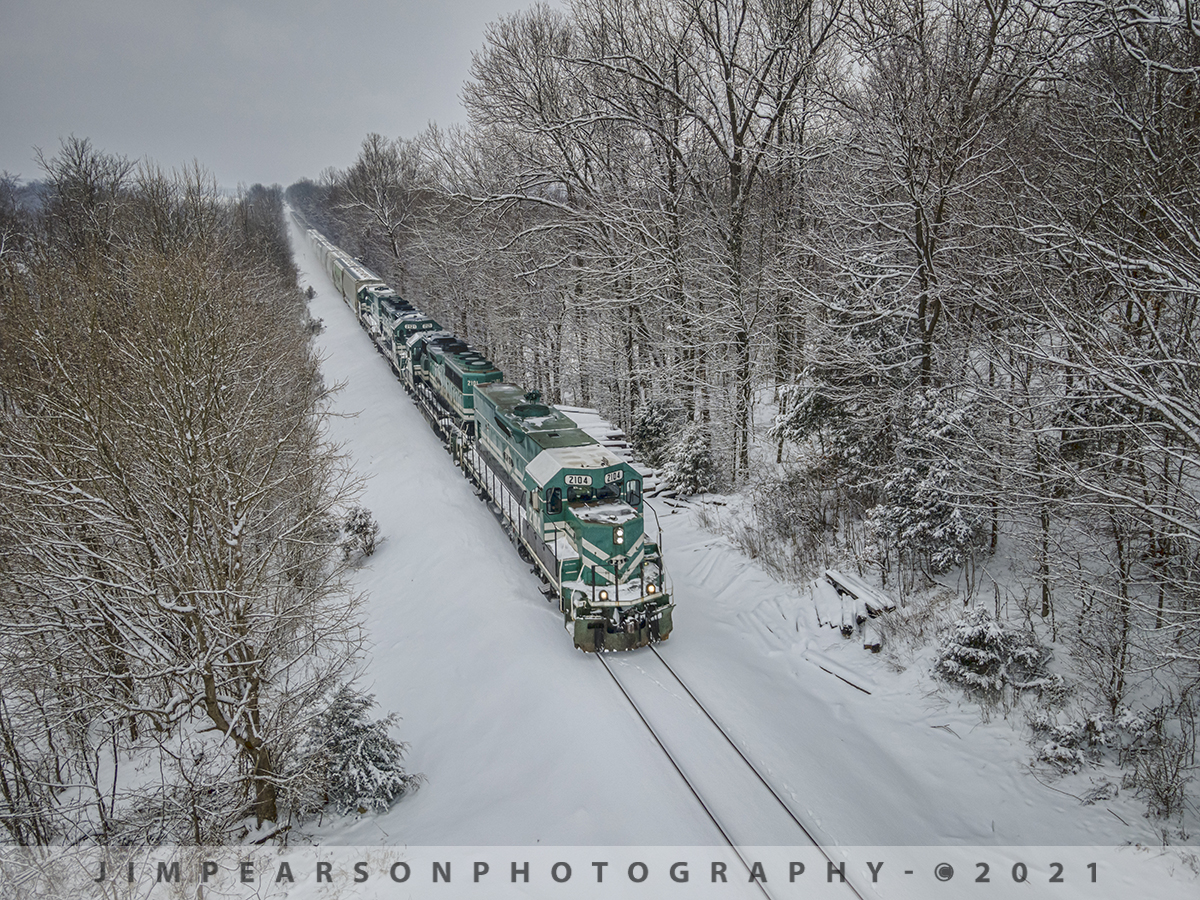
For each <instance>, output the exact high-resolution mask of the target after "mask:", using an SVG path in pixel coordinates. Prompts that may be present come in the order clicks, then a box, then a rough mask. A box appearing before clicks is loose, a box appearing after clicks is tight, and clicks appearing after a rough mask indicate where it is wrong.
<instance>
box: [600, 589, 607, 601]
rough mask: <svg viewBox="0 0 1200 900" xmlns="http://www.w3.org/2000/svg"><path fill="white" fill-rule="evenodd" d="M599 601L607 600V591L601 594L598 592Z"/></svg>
mask: <svg viewBox="0 0 1200 900" xmlns="http://www.w3.org/2000/svg"><path fill="white" fill-rule="evenodd" d="M600 599H601V600H607V599H608V591H601V592H600Z"/></svg>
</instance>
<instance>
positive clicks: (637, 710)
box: [596, 653, 774, 900]
mask: <svg viewBox="0 0 1200 900" xmlns="http://www.w3.org/2000/svg"><path fill="white" fill-rule="evenodd" d="M596 658H597V659H598V660H600V664H601V665H602V666H604V671H606V672H607V673H608V677H609V678H611V679H612V680H613V683H614V684H616V686H617V687H618V688H619V689H620V691H621V693H622V694H623V695H624V696H625V699H626V700H628V701H629V705H630V706H632V707H633V711H634V712H635V713H637V717H638V718H639V719H641V720H642V724H643V725H645V726H646V730H647V731H649V732H650V736H651V737H653V738H654V742H655V743H656V744H658V747H659V749H660V750H662V752H663V754H664V755H665V756H666V757H667V761H668V762H670V763H671V766H672V768H674V769H675V771H676V772H678V773H679V777H680V778H682V779H683V783H684V784H686V785H687V786H688V790H689V791H691V792H692V796H693V797H695V798H696V802H697V803H699V804H700V808H701V809H703V810H704V812H705V814H707V815H708V818H709V819H711V820H712V823H713V825H714V826H716V829H717V831H719V832H720V833H721V837H723V838H724V839H725V843H727V844H728V845H729V848H730V849H731V850H732V851H733V852H734V853H735V854H736V855H737V858H738V859H739V860H741V862H742V865H743V866H745V867H746V871H747V872H748V873H750V874H751V876H753V874H754V870H753V869H752V868H751V866H750V863H748V862H747V861H746V857H744V856H742V851H741V850H739V849H738V847H737V844H735V843H734V842H733V840H732V839H731V838H730V837H729V834H728V833H727V832H726V831H725V828H724V827H723V826H722V825H721V823H720V822H719V821H718V820H717V817H716V815H714V814H713V811H712V810H711V809H709V807H708V804H707V803H705V802H704V798H703V797H701V796H700V792H699V791H698V790H696V786H695V785H694V784H692V780H691V779H690V778H688V776H687V773H686V772H684V771H683V768H682V767H681V766H680V765H679V763H678V762H676V760H675V757H674V756H673V755H672V754H671V751H670V750H668V749H667V745H666V744H664V743H663V740H662V738H661V737H659V735H658V732H657V731H655V730H654V726H653V725H651V724H650V720H649V719H647V718H646V715H645V713H643V712H642V709H641V707H640V706H638V705H637V702H636V701H635V700H634V699H633V697H631V696H630V695H629V691H627V690H625V685H623V684H621V679H619V678H618V677H617V676H616V673H614V672H613V670H612V667H611V666H609V664H608V662H607V661H606V660H605V659H604V654H603V653H597V654H596ZM753 881H754V883H755V884H756V885H758V889H759V890H760V891H762V894H763V896H764V897H766V898H767V900H774V898H773V897H772V896H771V895H770V893H769V892H768V891H767V888H766V886H765V885H764V884H763V883H762V882H761V881H759V880H758V879H757V878H754V879H753Z"/></svg>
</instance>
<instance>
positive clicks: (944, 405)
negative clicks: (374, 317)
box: [295, 0, 1200, 777]
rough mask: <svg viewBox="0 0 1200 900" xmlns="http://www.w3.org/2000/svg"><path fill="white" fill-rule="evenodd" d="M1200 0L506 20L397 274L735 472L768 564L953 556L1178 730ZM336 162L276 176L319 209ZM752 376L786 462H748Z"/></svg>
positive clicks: (1195, 293) (507, 354)
mask: <svg viewBox="0 0 1200 900" xmlns="http://www.w3.org/2000/svg"><path fill="white" fill-rule="evenodd" d="M1193 6H1194V4H1191V3H1185V2H1182V0H1155V2H1152V3H1150V4H1149V5H1145V4H1143V5H1138V6H1114V5H1112V4H1108V3H1105V2H1102V0H1077V2H1076V0H1073V2H1070V3H1062V4H1056V5H1051V6H1046V5H1038V4H1032V5H1031V4H1022V3H1013V2H998V3H984V2H975V0H969V2H965V3H964V2H949V0H937V2H932V3H915V2H909V0H865V2H863V3H858V4H855V5H854V6H853V9H851V8H850V7H848V6H845V5H843V4H841V3H839V2H831V3H824V4H821V3H809V2H795V3H791V2H788V3H781V4H780V3H765V2H758V0H712V2H703V3H699V2H691V0H637V2H634V3H629V2H616V0H613V2H609V0H600V2H590V3H583V2H578V3H572V4H568V5H567V7H565V8H563V9H561V10H560V9H551V8H548V7H537V8H534V9H532V10H528V11H525V12H521V13H517V14H515V15H512V16H508V17H505V18H503V19H501V20H499V21H498V22H496V23H495V24H494V25H493V26H491V27H490V28H489V30H488V32H487V34H486V36H485V42H484V46H483V47H482V48H481V49H480V50H479V52H478V53H477V54H476V56H475V59H474V64H473V67H472V73H471V78H470V80H469V81H468V83H467V84H466V86H465V88H464V96H465V99H466V102H467V106H468V108H469V111H470V115H471V122H470V125H469V126H468V127H466V128H462V129H454V130H450V131H440V130H438V129H431V130H430V131H429V132H427V133H426V134H424V135H422V136H421V137H420V141H421V146H422V147H423V148H424V150H425V153H426V157H425V159H424V162H425V163H426V164H427V166H428V169H427V170H426V171H425V174H426V175H427V176H428V177H427V179H426V180H425V181H423V182H422V187H421V188H420V189H419V190H415V191H414V190H410V191H409V193H410V197H411V199H413V200H415V201H418V202H416V203H415V206H414V209H415V210H416V213H415V215H414V218H413V219H411V221H412V222H413V225H412V228H411V230H410V231H409V232H408V241H407V243H406V244H405V246H404V248H403V249H402V253H404V254H406V258H405V266H406V277H407V278H408V279H409V280H408V281H407V284H409V285H410V286H411V289H412V291H414V292H415V293H416V296H414V298H413V299H414V300H415V301H416V302H417V303H418V304H420V305H422V306H423V307H425V308H427V310H428V311H429V312H431V313H432V314H434V315H436V316H439V317H441V318H442V319H443V320H444V321H445V322H446V323H447V324H449V325H450V326H451V327H453V328H454V329H455V331H456V332H457V333H459V334H460V335H462V336H464V337H467V338H469V339H470V340H471V341H472V342H473V343H475V344H476V345H478V346H481V348H482V349H483V350H484V351H485V352H486V353H487V355H488V356H489V357H491V358H493V359H495V360H496V361H497V362H498V364H500V365H501V367H502V368H504V369H505V370H506V371H509V372H511V373H512V375H513V378H514V380H516V381H520V382H522V383H526V384H529V385H531V386H535V387H538V388H539V389H541V390H543V391H544V393H545V395H546V396H547V397H548V398H550V399H551V400H553V401H556V402H567V403H578V404H581V405H589V406H590V405H595V406H598V407H600V408H601V409H602V410H603V411H604V412H605V413H606V414H607V416H608V417H609V418H610V419H612V420H613V421H615V422H617V423H619V424H620V425H621V426H622V427H623V428H625V430H626V431H627V432H628V433H630V434H633V435H634V436H635V440H636V441H637V442H638V443H639V444H642V445H644V447H645V450H646V451H647V456H648V458H650V457H655V458H656V459H657V461H659V462H660V463H661V464H662V465H663V466H664V467H666V468H668V469H669V474H668V479H670V478H672V477H673V478H674V480H675V482H676V483H677V484H678V485H680V486H681V489H683V490H686V491H691V490H701V489H704V488H711V487H712V486H713V485H718V484H719V485H721V486H731V485H732V486H737V487H750V486H752V488H751V493H752V496H751V498H750V499H751V503H752V505H753V518H754V519H755V520H756V523H745V524H746V527H747V528H751V527H753V528H756V529H757V532H756V534H755V535H753V537H752V543H754V546H756V547H758V546H761V544H762V542H763V541H764V540H765V541H774V542H777V543H781V544H785V545H786V549H785V550H784V551H783V552H779V553H771V554H763V555H761V556H760V558H767V557H768V556H769V557H770V558H772V559H777V560H780V561H781V564H780V566H779V569H780V571H786V572H789V573H792V575H795V576H796V577H798V573H799V571H800V569H801V568H805V569H806V570H809V574H814V573H815V570H816V568H817V567H819V566H820V565H824V564H829V563H830V562H831V560H832V558H834V557H839V556H850V557H852V558H853V562H854V563H855V564H856V565H857V566H858V567H859V570H860V571H864V570H866V569H869V568H872V567H874V568H877V570H878V572H879V574H880V576H881V577H883V578H885V579H891V578H894V577H897V576H898V577H899V587H900V588H901V593H902V594H906V593H907V591H908V590H909V589H910V588H911V589H920V588H922V587H929V586H931V585H932V584H933V583H934V581H935V580H941V581H942V582H943V583H946V581H947V579H950V580H953V579H955V578H957V580H958V585H959V586H960V587H961V590H962V594H963V595H964V596H963V598H962V599H963V600H964V602H965V603H966V604H967V605H970V604H972V603H974V602H976V601H977V600H978V597H979V594H980V592H981V590H986V589H987V588H989V587H990V589H991V591H992V592H994V593H993V596H994V597H996V609H997V611H999V610H1000V609H1001V603H1000V599H999V598H1000V594H1001V592H1002V591H1003V592H1005V593H1007V594H1008V595H1009V596H1010V597H1011V599H1012V602H1011V603H1010V604H1009V609H1008V615H1010V616H1011V617H1013V618H1017V619H1020V620H1022V624H1027V625H1031V626H1034V627H1036V628H1037V629H1038V631H1039V635H1041V634H1042V632H1045V637H1046V638H1047V639H1048V640H1050V641H1069V642H1071V644H1072V646H1073V648H1074V651H1075V652H1074V654H1073V656H1072V657H1071V658H1072V659H1073V665H1074V667H1075V674H1076V675H1077V677H1078V678H1079V679H1080V681H1081V682H1082V683H1083V684H1084V685H1086V686H1087V690H1086V691H1085V692H1084V693H1085V694H1086V695H1087V696H1088V698H1089V701H1088V702H1095V703H1098V704H1100V705H1101V706H1103V707H1107V709H1108V710H1109V713H1110V714H1112V712H1113V711H1114V710H1117V709H1119V708H1124V707H1126V706H1127V705H1128V704H1129V703H1130V702H1132V700H1133V698H1134V697H1140V696H1141V695H1143V694H1144V695H1145V701H1146V702H1147V703H1148V704H1150V705H1152V706H1153V705H1156V704H1158V703H1159V702H1162V703H1165V702H1167V700H1168V699H1169V698H1170V697H1173V698H1174V700H1173V701H1172V706H1171V708H1172V709H1174V710H1177V713H1172V714H1173V715H1176V714H1177V715H1178V716H1179V717H1180V718H1179V719H1178V723H1180V724H1179V729H1180V733H1184V731H1186V729H1184V728H1183V726H1182V724H1181V723H1182V722H1183V719H1185V718H1187V717H1189V716H1191V717H1192V718H1193V719H1194V709H1193V708H1192V707H1190V706H1187V705H1186V704H1185V703H1184V702H1183V698H1185V697H1187V696H1190V695H1191V693H1194V690H1195V685H1196V674H1195V664H1196V661H1197V659H1200V615H1197V609H1198V606H1197V598H1198V597H1200V549H1198V548H1200V538H1198V535H1200V524H1198V523H1200V517H1198V512H1197V511H1198V510H1200V496H1198V495H1197V488H1196V486H1197V484H1200V477H1198V476H1200V470H1198V467H1200V441H1198V439H1197V435H1198V434H1200V422H1198V421H1197V417H1196V413H1195V410H1196V409H1197V408H1198V407H1200V400H1198V392H1197V378H1196V373H1197V371H1200V368H1198V361H1197V349H1196V348H1197V341H1196V340H1195V334H1196V324H1197V323H1196V311H1197V309H1198V308H1200V306H1198V304H1197V298H1198V297H1200V238H1198V236H1197V230H1196V227H1195V222H1196V220H1197V214H1198V211H1200V195H1198V187H1197V186H1198V185H1200V170H1198V168H1197V166H1198V159H1200V157H1198V156H1197V154H1196V153H1195V146H1196V145H1197V141H1198V140H1200V133H1198V132H1197V125H1196V117H1195V96H1196V90H1197V79H1198V78H1200V57H1198V56H1197V47H1198V46H1200V44H1198V43H1197V42H1198V40H1200V38H1198V36H1197V33H1196V26H1195V17H1194V15H1192V12H1193ZM366 149H370V148H365V150H364V155H363V156H362V158H361V159H360V161H358V162H356V169H361V168H362V166H360V165H359V163H363V164H365V163H366V162H367V157H368V155H369V154H367V153H366ZM359 174H361V173H358V172H356V173H355V174H354V175H353V177H352V173H349V172H347V173H338V174H337V175H336V177H331V178H329V179H327V183H326V184H324V185H321V186H315V185H312V184H311V183H307V184H301V185H298V186H296V190H295V197H296V199H297V201H303V202H305V203H309V204H310V205H311V206H312V207H313V209H314V210H317V211H318V213H320V210H319V206H320V202H321V199H322V198H321V194H322V192H324V199H325V201H326V207H327V209H336V208H337V207H338V204H339V203H342V202H344V200H345V196H346V191H347V189H348V187H349V185H350V182H351V181H352V180H354V179H355V178H357V177H358V175H359ZM393 187H403V179H402V178H399V177H398V178H396V179H394V184H393ZM317 218H318V219H319V218H321V215H320V214H319V215H318V216H317ZM349 218H352V217H351V216H347V220H348V219H349ZM772 394H773V396H774V399H775V400H777V401H778V404H779V406H778V415H777V416H776V418H775V422H774V427H773V428H772V429H771V430H770V431H769V432H768V433H767V435H766V437H767V439H768V440H770V441H772V442H773V443H774V446H773V447H771V448H770V449H771V450H773V451H774V452H773V453H771V454H770V455H771V456H773V457H774V462H775V463H776V464H777V465H776V467H774V468H772V467H771V466H770V464H769V463H767V465H766V466H764V467H763V468H762V469H759V470H758V471H753V470H752V468H751V466H752V465H753V464H754V461H753V457H752V455H751V453H750V451H751V449H753V448H754V436H753V431H754V426H755V425H762V424H764V423H762V422H761V421H760V422H758V423H756V422H755V421H754V419H755V417H756V416H760V417H761V410H762V408H763V401H764V400H765V398H766V397H768V396H771V395H772ZM666 409H677V410H679V420H678V422H675V421H669V422H668V421H666V420H665V419H664V417H663V416H662V415H661V413H662V411H663V410H666ZM663 429H669V430H670V431H671V435H670V438H669V439H668V438H667V437H666V435H664V434H662V433H661V432H662V430H663ZM656 431H657V432H658V433H656ZM762 431H765V429H760V435H761V432H762ZM763 456H764V460H763V461H764V462H766V461H767V460H769V458H770V457H769V456H767V455H766V454H763ZM708 460H711V464H712V467H711V476H710V475H707V474H706V475H701V474H699V473H701V472H702V471H704V470H707V469H708V468H709V464H708ZM747 546H749V544H748V545H747ZM996 553H1003V554H1005V555H1006V556H1007V557H1008V559H1007V560H998V559H995V558H994V557H993V554H996ZM840 563H841V561H840V560H839V564H840ZM1006 563H1007V565H1006ZM1010 565H1011V568H1012V569H1013V575H1012V580H1011V583H1010V582H1009V581H1008V578H1009V576H1008V575H1007V574H1000V572H1001V571H1004V570H1006V569H1008V568H1009V567H1010ZM989 580H990V581H991V584H990V585H987V584H986V582H987V581H989ZM1001 582H1005V583H1004V584H1002V583H1001ZM1066 658H1067V655H1066V654H1062V655H1060V659H1062V660H1065V659H1066ZM1164 686H1165V687H1164ZM1164 691H1165V694H1164ZM1081 702H1082V701H1081ZM1164 771H1165V769H1164ZM1181 777H1182V776H1181Z"/></svg>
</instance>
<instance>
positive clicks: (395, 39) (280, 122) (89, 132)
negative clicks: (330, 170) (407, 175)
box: [0, 0, 534, 188]
mask: <svg viewBox="0 0 1200 900" xmlns="http://www.w3.org/2000/svg"><path fill="white" fill-rule="evenodd" d="M533 2H534V0H240V2H225V0H0V171H7V172H9V173H10V174H13V175H19V176H21V177H22V178H23V179H25V180H26V181H28V180H32V179H35V178H38V177H40V176H41V172H40V171H39V169H38V167H37V165H36V163H35V162H34V160H33V148H34V147H40V148H42V149H43V150H45V151H46V152H47V155H53V153H54V152H56V151H57V149H58V147H59V141H60V139H61V138H64V137H67V136H68V135H71V134H74V135H76V136H77V137H86V138H90V139H91V141H92V143H93V144H94V145H95V146H96V147H98V148H100V149H101V150H105V151H108V152H111V153H118V154H121V155H124V156H128V157H131V158H136V159H147V158H148V159H150V160H152V161H154V162H155V163H157V164H159V165H160V166H162V167H163V168H166V169H174V168H179V167H181V166H183V165H186V164H188V163H190V162H191V161H192V160H193V159H194V160H198V161H199V162H200V164H201V165H202V166H203V167H204V168H206V169H208V170H209V171H210V172H212V173H213V174H214V175H215V176H216V178H217V181H218V182H219V183H220V184H221V185H222V187H227V188H234V187H237V186H238V185H239V184H241V185H250V184H253V183H254V182H263V183H264V184H271V183H276V182H277V183H279V184H282V185H284V186H287V185H288V184H290V183H292V182H293V181H295V180H296V179H298V178H301V177H303V176H308V177H312V178H315V177H316V176H317V175H319V174H320V172H321V170H322V169H324V168H326V167H327V166H336V167H338V168H344V167H345V166H348V165H349V164H350V163H351V162H353V161H354V157H355V155H356V154H357V151H358V148H359V145H360V144H361V143H362V139H363V138H364V137H365V136H366V135H367V133H368V132H371V131H377V132H379V133H380V134H384V135H386V136H388V137H396V136H399V135H403V136H404V137H412V136H414V135H415V134H417V133H419V132H420V131H422V130H423V129H424V128H425V126H426V125H427V124H428V123H429V122H430V121H431V120H432V121H436V122H438V123H439V124H440V125H449V124H452V123H454V122H464V121H465V119H466V114H465V112H464V111H463V109H462V106H461V104H460V102H459V99H458V97H459V92H460V89H461V87H462V83H463V81H464V79H465V78H466V76H467V71H468V68H469V66H470V63H471V53H472V51H474V50H477V49H479V48H480V47H481V46H482V45H483V31H484V26H485V25H486V24H487V23H488V22H491V21H494V20H495V19H496V18H498V17H499V16H501V15H504V14H507V13H510V12H514V11H516V10H518V9H523V8H526V7H528V6H530V5H532V3H533Z"/></svg>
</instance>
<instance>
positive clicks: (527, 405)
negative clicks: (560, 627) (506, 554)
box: [475, 382, 674, 651]
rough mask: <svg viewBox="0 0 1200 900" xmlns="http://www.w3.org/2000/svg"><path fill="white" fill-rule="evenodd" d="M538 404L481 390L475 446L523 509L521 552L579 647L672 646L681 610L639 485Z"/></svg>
mask: <svg viewBox="0 0 1200 900" xmlns="http://www.w3.org/2000/svg"><path fill="white" fill-rule="evenodd" d="M539 399H540V398H539V397H538V395H537V394H536V392H530V393H525V392H524V391H523V390H522V389H521V388H520V387H518V386H517V385H515V384H508V383H503V382H502V383H496V384H481V385H477V386H476V388H475V433H476V445H477V447H478V448H479V450H480V451H481V452H482V453H483V454H484V456H485V458H486V459H487V461H488V463H489V466H490V467H491V468H493V469H495V470H497V471H498V472H499V473H502V477H503V480H504V481H505V482H506V484H505V487H506V488H507V490H508V492H509V493H510V494H511V495H512V496H513V498H514V499H515V500H516V501H517V502H519V503H520V504H521V506H522V512H523V515H522V516H521V517H520V522H521V532H522V533H521V538H522V543H523V544H524V545H525V546H526V548H527V549H529V550H530V551H531V553H532V555H533V557H534V560H535V562H536V564H537V566H538V567H539V568H540V569H541V570H542V572H543V574H544V575H545V576H546V577H547V579H549V581H550V583H551V584H552V585H554V586H555V587H556V588H557V591H558V598H559V607H560V609H561V611H562V613H563V616H564V619H565V621H566V624H567V627H568V628H569V629H570V630H572V631H573V633H574V638H575V644H576V646H578V647H580V648H581V649H583V650H592V651H597V650H628V649H632V648H634V647H641V646H644V645H646V644H648V643H650V642H651V641H656V640H663V639H665V638H667V637H668V636H669V635H670V633H671V610H672V609H673V608H674V604H673V603H672V602H671V596H670V591H669V588H668V585H667V582H666V577H665V572H664V570H663V564H662V555H661V552H660V550H659V547H658V544H657V543H656V542H653V541H650V540H648V539H647V535H646V533H645V528H644V525H645V520H644V518H643V512H644V509H643V507H644V501H643V498H642V483H641V475H640V474H639V473H638V471H637V470H636V469H635V468H634V467H633V466H631V465H629V463H627V462H625V461H623V460H621V459H619V458H618V457H617V456H616V455H615V454H614V453H613V452H612V451H611V450H609V449H608V448H606V447H604V446H603V445H601V444H600V443H599V442H598V441H596V440H595V439H594V438H593V437H591V436H590V435H589V434H587V433H586V432H584V431H582V430H581V429H580V428H579V426H578V425H577V424H576V423H575V421H574V420H572V419H571V418H570V417H569V416H567V415H566V414H565V413H563V412H561V411H559V410H556V409H554V408H553V407H550V406H546V405H544V404H542V403H540V402H538V400H539Z"/></svg>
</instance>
